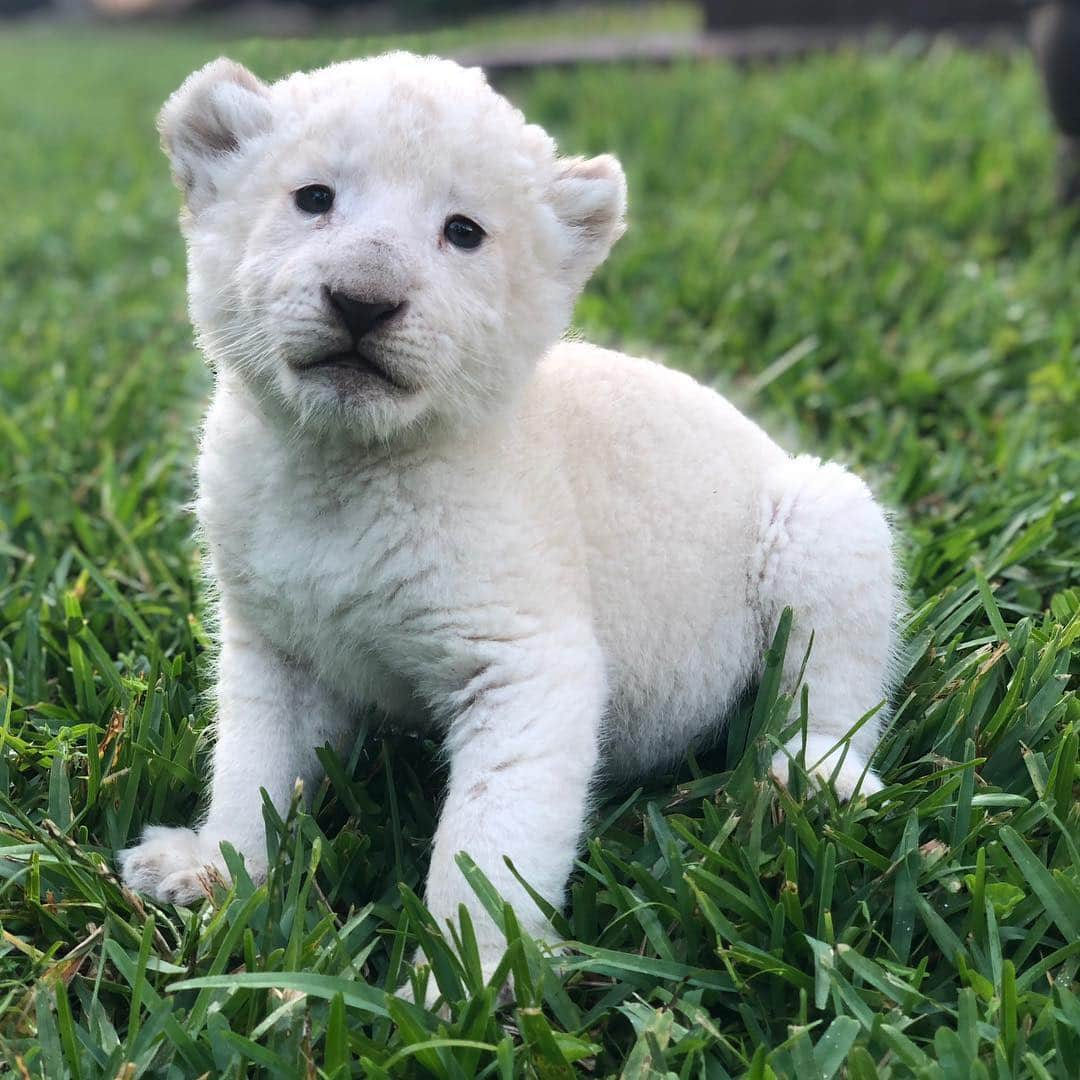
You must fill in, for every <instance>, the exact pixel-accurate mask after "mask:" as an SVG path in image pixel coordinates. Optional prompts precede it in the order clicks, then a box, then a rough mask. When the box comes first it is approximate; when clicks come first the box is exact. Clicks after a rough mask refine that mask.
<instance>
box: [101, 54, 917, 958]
mask: <svg viewBox="0 0 1080 1080" xmlns="http://www.w3.org/2000/svg"><path fill="white" fill-rule="evenodd" d="M160 130H161V135H162V141H163V144H164V147H165V150H166V153H167V154H168V156H169V158H170V160H171V163H172V168H173V173H174V176H175V178H176V181H177V183H178V185H179V186H180V188H181V189H182V191H183V195H184V204H185V205H184V210H183V214H182V218H181V220H182V227H183V231H184V234H185V236H186V238H187V243H188V256H189V271H190V273H189V286H190V306H191V314H192V319H193V321H194V324H195V327H196V329H197V331H198V336H199V341H200V343H201V345H202V348H203V349H204V351H205V354H206V357H207V360H208V361H209V362H210V364H211V365H212V367H213V368H214V370H215V372H216V387H215V391H214V396H213V402H212V404H211V407H210V411H209V414H208V416H207V419H206V426H205V431H204V434H203V440H202V446H201V452H200V456H199V468H198V499H197V508H198V517H199V521H200V524H201V528H202V532H203V536H204V539H205V545H206V549H207V552H208V554H209V558H210V563H211V566H212V573H213V577H214V580H215V584H216V596H217V602H218V606H219V614H220V619H219V628H220V631H219V633H220V650H221V651H220V659H219V662H218V667H217V687H216V691H217V742H216V749H215V753H214V769H213V783H212V789H211V796H210V803H209V809H208V811H207V813H206V816H205V819H204V820H203V821H202V823H201V824H200V825H199V826H197V827H196V828H195V829H194V830H190V829H169V828H161V827H154V828H150V829H147V831H146V832H145V834H144V836H143V838H142V842H141V843H139V844H138V845H137V846H135V847H133V848H130V849H128V850H127V851H124V852H122V853H121V855H120V863H121V867H122V870H123V875H124V878H125V880H126V881H127V883H128V884H129V885H130V886H131V887H132V888H135V889H139V890H142V891H144V892H147V893H149V894H151V895H152V896H154V897H156V898H157V899H158V900H162V901H174V902H177V903H188V902H190V901H192V900H194V899H197V898H198V897H199V896H201V895H202V891H203V886H202V884H201V880H200V879H202V878H205V868H206V867H207V866H208V865H210V866H213V867H216V868H217V869H218V870H220V871H222V872H224V870H225V867H224V862H223V859H222V856H221V852H220V848H219V845H220V844H221V842H222V841H228V842H229V843H230V844H232V845H233V846H234V847H235V848H236V849H237V850H238V851H240V852H241V853H243V854H244V856H245V858H246V860H247V864H248V867H249V869H250V870H251V872H252V873H253V874H255V875H258V874H259V873H260V872H264V862H263V860H264V858H265V855H264V852H265V844H264V835H263V816H262V799H261V794H260V792H261V790H262V789H265V791H266V793H267V794H268V795H269V797H270V798H271V799H272V800H273V802H274V804H275V805H276V806H277V807H278V808H279V809H284V808H285V807H286V806H287V805H288V803H289V800H290V797H291V795H292V792H293V790H294V786H295V783H296V781H297V779H298V778H299V779H301V780H302V781H303V782H304V783H305V785H306V788H307V790H308V791H310V790H311V789H312V788H313V786H314V785H315V783H316V782H317V779H318V775H319V765H318V761H317V758H316V753H315V751H316V748H318V747H321V746H323V745H324V744H326V743H330V744H332V745H337V746H340V745H342V744H343V743H347V741H348V739H349V738H350V732H351V731H352V724H353V721H354V719H355V718H356V717H357V715H358V714H359V713H360V712H361V711H362V710H364V709H373V710H374V711H375V713H376V714H377V715H378V716H380V717H385V718H386V720H387V722H389V723H392V724H398V725H401V726H403V727H406V726H408V727H411V728H414V729H416V728H422V727H428V728H432V729H437V730H438V731H439V732H440V733H441V734H442V735H443V736H444V739H445V745H446V752H447V758H448V761H449V765H450V771H449V782H448V789H447V793H446V796H445V801H444V803H443V807H442V813H441V817H440V820H439V826H438V830H437V833H436V835H435V840H434V848H433V851H432V857H431V870H430V874H429V877H428V882H427V890H426V898H427V903H428V904H429V905H430V908H431V910H432V912H433V914H434V915H435V916H436V917H437V918H438V919H439V920H441V921H445V920H453V919H456V918H457V915H458V910H459V905H462V904H463V905H465V907H466V909H468V911H469V912H470V913H471V917H472V920H473V922H474V924H475V926H476V928H477V934H478V937H479V943H480V948H481V950H482V958H483V961H484V963H485V964H486V965H487V967H488V969H489V970H490V969H492V968H494V966H495V965H496V962H497V961H498V959H499V958H500V956H501V953H502V950H503V948H504V942H503V940H502V938H501V935H500V934H499V932H498V930H497V929H496V927H495V926H494V924H493V923H492V922H491V921H490V920H489V919H488V918H487V916H486V915H485V914H484V912H483V910H482V908H481V907H480V905H479V903H478V902H477V900H476V898H475V896H474V895H473V893H472V891H471V889H470V888H469V886H468V884H467V883H466V881H465V879H464V878H463V877H462V875H461V873H460V871H459V869H458V867H457V864H456V862H455V857H456V856H457V854H458V853H459V852H461V851H465V852H468V853H469V855H470V856H471V857H472V858H473V859H474V860H475V861H476V862H477V863H478V864H479V866H480V867H481V868H482V869H483V871H484V872H485V873H486V874H487V875H488V877H489V878H490V879H491V880H492V882H494V884H495V885H496V886H497V887H498V888H499V889H500V890H501V891H502V893H503V895H504V896H505V897H506V898H507V899H509V900H510V901H512V902H513V903H514V904H515V906H516V908H517V910H518V912H519V917H520V919H521V921H522V923H523V925H524V926H525V928H526V929H527V930H528V931H530V932H531V933H532V934H533V935H536V936H539V937H541V938H546V939H548V940H552V938H553V936H554V932H553V930H552V927H551V926H550V925H549V924H548V922H547V921H546V919H545V918H544V916H543V914H542V913H541V911H540V910H539V909H538V908H537V906H536V904H535V903H534V902H533V901H532V900H531V899H530V898H529V896H528V894H527V893H526V892H525V890H523V889H522V888H521V886H520V885H519V884H518V882H517V880H516V878H515V877H514V876H513V875H512V874H511V872H510V871H509V869H508V868H507V865H506V861H505V860H506V859H507V858H509V859H510V860H512V862H513V863H514V865H515V866H516V868H517V869H518V871H519V872H520V873H521V874H522V875H523V876H524V878H525V879H526V880H527V881H528V882H529V883H530V884H531V885H532V887H533V888H534V889H535V890H537V892H539V894H541V895H542V896H544V897H546V898H547V899H548V900H549V901H550V902H551V903H552V904H555V905H558V904H559V903H560V902H561V901H562V899H563V894H564V889H565V886H566V881H567V877H568V875H569V873H570V870H571V867H572V864H573V860H574V856H575V852H576V849H577V846H578V842H579V839H580V837H581V832H582V828H583V825H584V822H585V819H586V813H587V809H588V804H589V795H590V790H591V788H592V786H593V785H594V784H595V782H596V780H597V777H598V776H600V775H602V774H606V775H621V776H627V775H632V774H636V773H642V772H644V771H646V770H649V769H653V768H656V767H658V766H661V765H670V764H672V763H673V762H676V761H677V760H678V759H679V757H680V755H682V754H683V752H684V751H685V749H686V748H687V747H688V746H690V745H691V744H692V743H694V742H695V741H700V740H702V739H707V738H709V737H710V736H711V735H713V734H714V733H715V732H716V730H717V728H718V726H719V725H720V724H721V723H722V721H723V717H724V714H725V711H726V710H728V708H729V707H730V706H731V704H732V703H733V701H734V700H735V699H736V698H737V697H738V695H739V694H740V693H741V692H742V691H743V690H744V689H745V688H746V687H747V685H748V684H749V683H750V682H751V681H752V680H753V679H754V678H755V676H756V675H757V674H758V672H759V671H760V665H761V662H762V655H763V650H764V648H765V647H766V646H767V644H768V642H769V640H770V636H771V634H772V633H773V631H774V629H775V625H776V622H777V619H778V618H779V616H780V614H781V612H782V611H783V609H784V608H785V607H786V606H790V607H791V608H793V609H794V612H795V628H794V631H793V633H792V638H791V641H790V644H789V649H788V660H787V666H786V678H787V681H788V686H787V689H788V690H789V691H790V690H793V689H794V687H795V683H796V681H797V679H798V677H799V672H800V667H801V665H802V664H803V661H804V657H805V655H806V653H807V648H808V646H809V645H810V642H811V635H812V636H813V647H812V649H811V650H810V653H809V661H808V662H807V664H806V668H805V679H806V682H807V683H808V684H809V687H810V696H809V701H810V721H809V731H808V732H807V733H806V736H805V740H804V739H803V737H802V735H800V736H799V737H798V738H797V739H795V740H793V742H792V743H790V744H789V745H788V746H787V747H785V748H783V749H781V750H779V751H778V753H777V754H776V758H775V761H774V766H773V769H774V773H775V775H776V776H777V778H778V779H779V780H780V782H781V783H783V782H786V779H787V775H788V766H789V761H790V758H791V757H793V756H795V755H797V754H799V753H804V755H805V757H804V760H805V763H806V767H807V768H808V769H809V770H810V772H811V773H812V774H814V775H816V776H817V777H819V778H821V779H822V780H825V781H831V782H832V783H833V784H835V787H836V791H837V793H838V794H839V795H840V796H841V797H844V798H847V797H850V796H852V795H853V794H855V793H856V792H857V791H859V790H860V789H861V791H862V792H863V793H872V792H875V791H877V790H878V789H879V788H880V786H881V784H880V781H879V780H878V778H877V777H876V776H875V774H874V773H873V772H872V771H871V770H870V768H869V763H870V760H871V758H872V756H873V753H874V749H875V746H876V743H877V739H878V730H879V721H880V717H881V715H882V713H881V706H882V703H883V701H884V700H885V698H886V696H887V692H888V673H889V664H890V649H891V644H892V636H893V628H894V624H895V621H896V612H897V607H898V599H897V590H896V587H895V584H894V582H895V576H896V575H895V570H894V563H893V556H892V545H891V538H890V532H889V527H888V525H887V523H886V520H885V517H884V515H883V514H882V512H881V510H880V509H879V507H878V506H877V505H876V504H875V502H874V499H873V498H872V496H871V494H870V492H869V490H868V489H867V487H866V485H865V484H863V482H862V481H861V480H859V479H857V478H856V477H855V476H853V475H852V474H851V473H849V472H847V471H845V470H844V469H843V468H841V467H840V466H839V465H835V464H823V463H822V462H820V461H818V460H816V459H813V458H809V457H791V456H789V455H788V454H787V453H785V452H784V451H783V450H782V449H780V447H778V446H777V445H776V444H775V443H774V442H773V441H772V440H771V439H770V438H769V437H768V436H767V435H766V434H765V433H764V432H763V431H761V429H760V428H758V427H757V426H756V425H755V424H754V423H753V422H751V421H750V420H748V419H747V418H746V417H744V416H742V415H741V414H740V413H739V412H738V411H736V410H735V409H734V408H733V407H732V406H731V405H730V404H728V402H726V401H725V400H724V399H723V398H721V397H719V396H718V395H717V394H715V393H713V392H712V391H711V390H708V389H706V388H705V387H703V386H701V385H699V384H697V383H695V382H694V381H693V380H691V379H690V378H688V377H687V376H685V375H682V374H678V373H676V372H674V371H669V370H667V369H665V368H664V367H661V366H660V365H658V364H655V363H650V362H649V361H647V360H639V359H633V358H631V357H628V356H623V355H621V354H619V353H615V352H609V351H606V350H603V349H598V348H594V347H592V346H590V345H585V344H578V343H569V342H565V341H561V340H560V339H561V337H562V335H563V333H564V332H565V330H566V327H567V325H568V322H569V319H570V315H571V311H572V309H573V305H574V301H575V299H576V297H577V296H578V294H579V292H580V291H581V289H582V287H583V286H584V284H585V282H586V280H587V279H588V277H589V275H590V274H591V273H592V271H593V270H594V269H595V268H596V267H597V266H598V265H599V264H600V263H601V262H602V261H603V259H604V258H605V256H606V255H607V253H608V250H609V249H610V247H611V245H612V244H613V243H614V241H615V240H616V239H617V238H618V237H619V235H620V234H621V233H622V231H623V227H624V226H623V217H624V211H625V198H626V196H625V191H626V185H625V181H624V178H623V172H622V169H621V168H620V166H619V163H618V162H617V161H616V160H615V159H614V158H613V157H609V156H602V157H595V158H590V159H583V158H565V157H559V156H558V154H557V152H556V148H555V144H554V142H553V141H552V139H551V138H550V137H549V136H548V135H547V134H546V133H545V132H544V131H543V130H542V129H540V128H539V127H536V126H534V125H531V124H527V123H526V122H525V120H524V118H523V117H522V115H521V114H520V113H519V112H518V111H517V110H516V109H515V108H514V107H513V106H512V105H511V104H510V103H509V102H507V101H506V100H505V99H504V98H502V97H500V96H499V95H497V94H496V93H495V92H494V91H492V90H491V89H490V88H489V87H488V86H487V84H486V83H485V81H484V78H483V76H482V74H481V73H480V72H479V71H478V70H475V69H471V70H465V69H463V68H460V67H458V66H457V65H456V64H453V63H450V62H448V61H445V60H437V59H432V58H420V57H416V56H410V55H407V54H404V53H394V54H390V55H386V56H380V57H377V58H374V59H369V60H361V61H355V62H350V63H344V64H336V65H333V66H331V67H328V68H323V69H322V70H319V71H315V72H311V73H307V74H297V75H292V76H290V77H289V78H286V79H283V80H282V81H280V82H276V83H273V84H271V85H267V84H264V83H262V82H260V81H259V80H258V79H257V78H256V77H255V76H254V75H252V74H251V73H250V72H249V71H247V70H246V69H244V68H243V67H240V66H239V65H238V64H234V63H232V62H230V61H228V60H217V61H215V62H214V63H212V64H209V65H207V66H206V67H205V68H203V69H202V70H200V71H197V72H196V73H195V74H194V75H192V76H191V77H190V78H189V79H188V80H187V81H186V82H185V83H184V84H183V86H181V87H180V89H179V90H178V91H177V92H176V93H175V94H174V95H173V96H172V97H171V98H170V99H169V101H168V102H167V103H166V105H165V107H164V109H163V110H162V113H161V118H160ZM868 716H869V717H870V718H869V719H867V717H868ZM804 742H805V745H804Z"/></svg>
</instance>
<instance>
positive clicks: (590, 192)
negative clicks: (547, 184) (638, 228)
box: [548, 154, 626, 282]
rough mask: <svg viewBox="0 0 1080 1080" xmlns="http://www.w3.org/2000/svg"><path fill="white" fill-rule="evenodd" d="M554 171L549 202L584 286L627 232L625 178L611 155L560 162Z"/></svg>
mask: <svg viewBox="0 0 1080 1080" xmlns="http://www.w3.org/2000/svg"><path fill="white" fill-rule="evenodd" d="M556 169H557V172H556V175H555V180H554V182H553V183H552V186H551V190H550V193H549V196H548V199H549V202H550V204H551V206H552V208H553V209H554V211H555V213H556V215H557V216H558V218H559V220H560V221H561V222H562V223H563V225H564V227H565V228H566V229H567V231H568V232H569V234H570V238H571V243H572V245H573V248H572V251H573V255H572V257H571V260H570V261H571V263H572V266H573V269H575V270H577V271H578V272H579V273H580V274H581V280H582V282H584V281H585V279H586V278H588V276H589V275H590V274H591V273H592V272H593V271H594V270H595V269H596V268H597V267H598V266H599V265H600V264H601V263H602V262H603V261H604V259H606V258H607V254H608V252H609V251H610V250H611V247H612V245H613V244H614V243H615V241H616V240H618V239H619V237H620V236H622V234H623V233H624V232H625V231H626V223H625V221H624V220H623V219H624V217H625V215H626V177H625V176H624V175H623V170H622V166H621V165H620V164H619V162H618V159H617V158H614V157H612V156H611V155H610V154H601V155H600V156H599V157H594V158H563V159H561V160H560V161H558V162H557V163H556Z"/></svg>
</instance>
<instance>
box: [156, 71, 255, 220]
mask: <svg viewBox="0 0 1080 1080" xmlns="http://www.w3.org/2000/svg"><path fill="white" fill-rule="evenodd" d="M272 121H273V112H272V109H271V105H270V94H269V91H268V89H267V87H266V84H265V83H263V82H260V81H259V80H258V79H257V78H256V77H255V76H254V75H252V73H251V72H250V71H248V69H247V68H246V67H244V66H243V65H242V64H238V63H236V62H235V61H233V60H228V59H226V58H225V57H220V58H219V59H217V60H212V61H211V62H210V63H209V64H207V65H206V66H205V67H202V68H200V69H199V70H198V71H196V72H195V73H194V74H193V75H189V76H188V77H187V78H186V79H185V80H184V83H183V85H182V86H181V87H180V89H179V90H177V91H176V93H174V94H173V95H172V97H170V98H169V100H168V101H166V102H165V104H164V106H163V107H162V109H161V112H160V113H159V114H158V131H159V132H160V133H161V145H162V148H163V149H164V151H165V153H166V154H167V155H168V157H169V161H170V162H171V164H172V173H173V178H174V179H175V181H176V184H177V187H179V188H180V190H181V191H182V192H183V193H184V199H185V201H186V203H187V205H188V208H189V209H190V210H192V211H195V212H197V211H198V210H199V209H201V208H202V207H204V206H206V205H207V203H209V202H210V201H211V200H212V199H213V197H214V194H215V193H216V191H217V188H216V184H215V180H216V176H217V174H218V172H219V171H220V169H221V167H222V166H223V165H225V164H227V163H228V162H229V159H230V158H231V157H232V156H233V155H234V154H237V153H238V152H239V151H240V149H241V147H242V146H243V145H244V143H245V142H247V141H248V140H249V139H251V138H254V137H255V136H257V135H262V134H264V133H265V132H267V131H269V130H270V127H271V125H272Z"/></svg>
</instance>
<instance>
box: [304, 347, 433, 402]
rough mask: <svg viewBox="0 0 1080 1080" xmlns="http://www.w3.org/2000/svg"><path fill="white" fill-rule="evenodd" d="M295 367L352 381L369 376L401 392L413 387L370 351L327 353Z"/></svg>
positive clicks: (354, 350)
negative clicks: (342, 376)
mask: <svg viewBox="0 0 1080 1080" xmlns="http://www.w3.org/2000/svg"><path fill="white" fill-rule="evenodd" d="M295 367H296V369H297V370H298V371H326V372H328V373H330V374H331V375H332V376H341V375H345V377H346V378H348V379H349V381H354V380H355V379H356V378H357V377H361V378H364V377H370V378H373V379H378V380H379V381H380V382H383V383H385V384H386V385H387V386H390V387H393V389H395V390H400V391H403V392H408V391H411V390H412V389H413V387H411V386H408V385H407V384H406V383H404V382H402V381H401V380H400V379H399V378H398V377H397V376H395V375H394V374H393V372H391V371H390V370H389V368H387V367H386V365H385V364H384V363H382V362H381V361H380V360H378V359H376V358H375V357H373V356H372V355H371V354H370V353H362V352H359V351H357V350H356V349H350V350H348V351H345V352H334V353H328V354H327V355H326V356H320V357H318V358H317V359H315V360H310V361H308V362H307V363H304V364H297V365H295Z"/></svg>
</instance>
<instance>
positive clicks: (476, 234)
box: [443, 214, 487, 248]
mask: <svg viewBox="0 0 1080 1080" xmlns="http://www.w3.org/2000/svg"><path fill="white" fill-rule="evenodd" d="M443 236H445V237H446V239H447V240H449V241H450V243H451V244H453V245H454V247H459V248H474V247H479V246H480V242H481V241H482V240H483V239H484V237H485V236H487V233H486V232H484V230H483V229H481V228H480V226H479V225H477V224H476V222H475V221H471V220H470V219H469V218H467V217H463V216H462V215H461V214H454V216H453V217H450V218H447V219H446V224H445V225H444V226H443Z"/></svg>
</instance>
